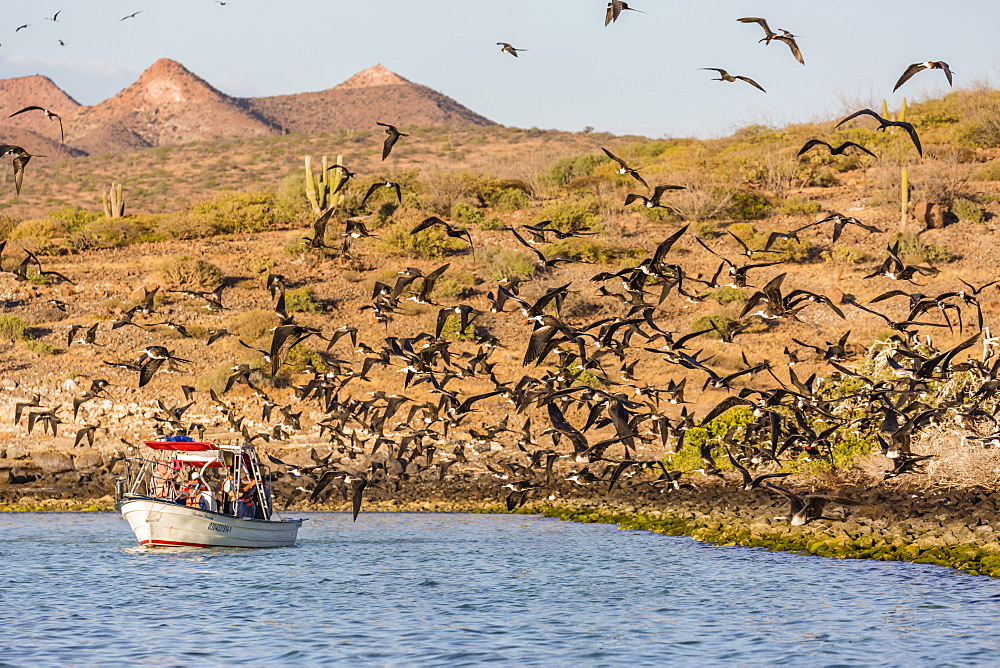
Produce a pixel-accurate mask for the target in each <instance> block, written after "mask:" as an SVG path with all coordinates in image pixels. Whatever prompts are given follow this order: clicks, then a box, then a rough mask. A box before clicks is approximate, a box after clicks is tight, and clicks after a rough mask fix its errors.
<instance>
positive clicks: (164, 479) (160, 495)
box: [153, 462, 177, 499]
mask: <svg viewBox="0 0 1000 668" xmlns="http://www.w3.org/2000/svg"><path fill="white" fill-rule="evenodd" d="M176 493H177V485H176V483H175V482H174V473H173V471H171V470H170V465H169V464H168V463H167V462H159V463H158V464H157V465H156V473H154V474H153V496H154V497H155V498H157V499H172V498H173V497H174V494H176Z"/></svg>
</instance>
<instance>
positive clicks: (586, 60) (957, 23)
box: [0, 0, 1000, 137]
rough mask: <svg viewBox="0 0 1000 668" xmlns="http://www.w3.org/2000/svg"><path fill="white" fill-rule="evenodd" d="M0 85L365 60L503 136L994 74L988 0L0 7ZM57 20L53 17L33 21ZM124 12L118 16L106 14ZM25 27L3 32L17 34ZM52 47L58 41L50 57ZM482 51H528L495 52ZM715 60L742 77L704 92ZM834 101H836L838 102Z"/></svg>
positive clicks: (48, 1)
mask: <svg viewBox="0 0 1000 668" xmlns="http://www.w3.org/2000/svg"><path fill="white" fill-rule="evenodd" d="M3 5H4V6H3V13H2V18H0V78H7V77H14V76H24V75H29V74H45V75H47V76H49V77H50V78H52V79H53V80H54V81H55V82H56V83H57V84H58V85H59V86H60V87H61V88H63V89H64V90H66V91H67V92H68V93H69V94H70V95H72V96H73V97H74V98H76V99H77V100H79V101H80V102H82V103H84V104H93V103H96V102H99V101H101V100H103V99H105V98H107V97H109V96H111V95H113V94H115V93H116V92H118V91H119V90H121V89H122V88H124V87H125V86H127V85H128V84H130V83H131V82H132V81H134V80H135V78H136V77H137V76H138V74H139V73H140V72H141V71H142V70H144V69H145V68H146V67H148V66H149V65H150V64H151V63H152V62H153V61H155V60H156V59H157V58H164V57H165V58H173V59H175V60H178V61H180V62H182V63H183V64H184V65H186V66H187V67H188V68H189V69H190V70H192V71H193V72H194V73H196V74H198V75H199V76H201V77H203V78H204V79H206V80H208V81H209V82H211V83H212V84H213V85H215V86H216V87H217V88H219V89H220V90H222V91H223V92H225V93H228V94H230V95H235V96H259V95H278V94H284V93H298V92H305V91H313V90H322V89H325V88H330V87H332V86H334V85H336V84H338V83H340V82H341V81H343V80H344V79H347V78H348V77H350V76H351V75H352V74H354V73H356V72H358V71H360V70H362V69H365V68H367V67H370V66H371V65H374V64H375V63H376V62H381V63H382V64H383V65H385V66H386V67H388V68H389V69H391V70H393V71H394V72H397V73H398V74H400V75H402V76H404V77H406V78H407V79H410V80H411V81H414V82H417V83H421V84H425V85H427V86H430V87H432V88H434V89H436V90H439V91H441V92H442V93H445V94H446V95H449V96H451V97H453V98H455V99H456V100H458V101H459V102H461V103H462V104H464V105H466V106H467V107H469V108H471V109H473V110H474V111H476V112H478V113H481V114H483V115H484V116H487V117H488V118H490V119H492V120H494V121H497V122H498V123H502V124H504V125H513V126H519V127H540V128H558V129H563V130H580V129H583V128H584V127H586V126H593V127H594V128H595V129H597V130H602V131H609V132H614V133H618V134H625V133H635V134H643V135H647V136H650V137H663V136H668V137H679V136H689V135H697V136H719V135H724V134H727V133H728V132H729V131H731V130H732V129H734V128H736V127H740V126H743V125H747V124H751V123H768V124H776V125H781V124H784V123H788V122H794V121H808V120H812V119H815V118H828V117H833V116H836V115H837V114H840V113H841V112H842V111H844V110H845V100H847V101H853V100H859V99H860V100H861V101H866V100H869V99H871V100H878V99H881V98H883V97H885V98H887V99H889V100H890V101H891V102H894V103H895V102H898V101H899V100H900V99H901V98H902V96H903V95H904V94H905V95H906V96H907V97H908V98H910V99H920V98H922V97H926V96H930V95H936V94H940V93H943V92H945V91H946V89H947V86H946V83H945V82H944V76H943V74H942V73H941V72H937V71H931V72H922V73H920V74H918V75H917V76H916V77H915V78H914V79H912V80H911V81H910V82H909V83H908V84H907V85H906V86H904V87H903V88H902V89H901V90H900V91H899V94H897V95H893V94H892V92H891V91H892V86H893V84H894V83H895V81H896V79H897V78H898V76H899V75H900V73H902V71H903V70H904V69H905V68H906V66H907V65H908V64H910V63H913V62H917V61H924V60H944V61H947V62H948V63H949V64H950V65H951V67H952V69H953V70H954V71H955V84H956V86H971V85H973V84H974V83H977V82H981V81H983V80H989V81H991V82H992V81H993V80H994V79H995V78H996V74H997V70H998V69H1000V66H998V63H1000V59H998V56H997V51H998V47H997V46H996V44H997V42H998V40H997V36H996V34H997V30H998V28H1000V2H998V1H997V0H959V1H958V2H954V3H940V2H931V1H930V0H905V1H904V0H867V1H861V0H839V1H838V0H829V1H827V2H818V1H807V0H759V1H757V2H748V1H746V0H739V1H738V0H634V1H632V2H631V5H632V6H633V7H635V8H637V9H641V10H644V11H648V12H649V13H648V14H638V13H635V12H625V14H624V15H623V16H622V17H621V18H620V19H619V21H618V23H616V24H612V25H610V26H608V27H607V28H605V27H604V21H603V17H604V8H605V6H606V0H532V1H529V0H423V1H418V0H352V1H351V2H346V1H343V0H328V1H326V2H319V1H315V0H226V4H225V5H224V6H223V5H220V4H218V2H216V0H160V1H159V2H157V1H155V0H30V1H26V2H21V1H16V2H15V0H3ZM58 10H62V11H61V13H60V14H59V20H58V22H55V23H54V22H52V21H48V20H46V17H51V16H52V15H53V14H55V12H56V11H58ZM135 11H141V12H142V13H140V14H139V15H138V16H136V18H134V19H129V20H127V21H121V20H120V19H121V18H122V17H123V16H125V15H127V14H131V13H132V12H135ZM741 16H763V17H765V18H767V19H768V20H769V22H770V25H771V28H772V29H777V28H786V29H788V30H790V31H792V32H793V33H795V34H796V35H800V36H801V37H799V39H798V42H799V45H800V47H801V48H802V51H803V54H804V56H805V60H806V66H805V67H803V66H802V65H799V64H798V63H797V62H795V60H793V58H792V56H791V54H790V53H789V50H788V48H787V47H786V46H785V45H783V44H780V43H777V42H775V43H772V44H771V45H770V46H764V45H763V44H757V40H758V39H759V38H760V36H761V35H762V34H763V32H762V31H761V30H760V28H759V27H758V26H756V25H752V24H751V25H744V24H741V23H738V22H737V21H736V19H737V18H739V17H741ZM25 23H27V24H31V25H30V26H29V27H28V28H25V29H24V30H21V31H19V32H15V28H17V26H19V25H22V24H25ZM60 39H62V40H63V41H64V42H65V43H66V46H59V44H58V40H60ZM498 41H505V42H510V43H512V44H513V45H514V46H516V47H519V48H524V49H529V51H527V52H525V53H522V54H521V56H520V58H516V59H515V58H513V57H511V56H509V55H506V54H501V53H499V47H497V46H496V45H495V44H496V42H498ZM699 67H722V68H725V69H727V70H729V71H730V72H731V73H732V74H743V75H745V76H749V77H751V78H753V79H755V80H756V81H758V82H759V83H760V84H761V85H762V86H763V87H764V88H765V89H767V91H768V92H767V94H764V93H761V92H760V91H758V90H755V89H753V88H751V87H750V86H748V85H746V84H743V83H734V84H727V83H722V82H715V81H710V78H711V77H712V76H714V73H711V72H702V71H699V70H698V69H697V68H699ZM847 104H850V102H848V103H847Z"/></svg>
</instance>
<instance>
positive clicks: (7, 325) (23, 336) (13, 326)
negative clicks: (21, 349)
mask: <svg viewBox="0 0 1000 668" xmlns="http://www.w3.org/2000/svg"><path fill="white" fill-rule="evenodd" d="M29 338H30V336H29V334H28V323H27V322H26V321H25V320H24V318H19V317H18V316H16V315H0V339H6V340H8V341H25V340H27V339H29Z"/></svg>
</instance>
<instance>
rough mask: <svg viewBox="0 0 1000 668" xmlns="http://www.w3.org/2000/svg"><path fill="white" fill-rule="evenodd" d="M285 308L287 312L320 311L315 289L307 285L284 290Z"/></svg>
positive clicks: (320, 307)
mask: <svg viewBox="0 0 1000 668" xmlns="http://www.w3.org/2000/svg"><path fill="white" fill-rule="evenodd" d="M285 310H286V311H288V312H289V313H322V312H323V306H322V305H321V304H320V303H319V302H318V301H316V293H315V291H314V290H313V289H312V288H311V287H309V286H308V285H307V286H305V287H301V288H295V289H294V290H287V291H286V292H285Z"/></svg>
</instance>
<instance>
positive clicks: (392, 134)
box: [375, 121, 410, 160]
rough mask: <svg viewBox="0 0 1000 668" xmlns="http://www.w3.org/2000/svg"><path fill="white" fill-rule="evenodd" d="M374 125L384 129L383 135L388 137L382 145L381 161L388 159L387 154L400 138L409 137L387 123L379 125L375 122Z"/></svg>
mask: <svg viewBox="0 0 1000 668" xmlns="http://www.w3.org/2000/svg"><path fill="white" fill-rule="evenodd" d="M375 125H381V126H382V127H384V128H385V133H386V134H387V135H389V136H388V137H386V138H385V143H384V144H382V159H383V160H385V159H386V158H388V157H389V152H390V151H392V147H393V146H395V145H396V142H397V141H399V138H400V137H409V136H410V135H408V134H406V133H404V132H400V131H399V130H397V129H396V126H395V125H389V124H388V123H380V122H378V121H375Z"/></svg>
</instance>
